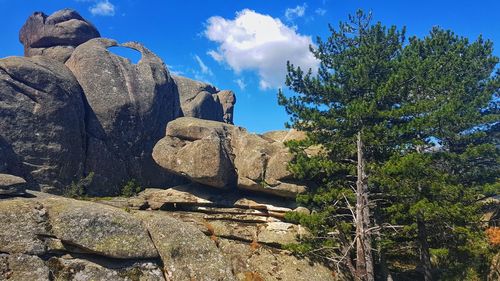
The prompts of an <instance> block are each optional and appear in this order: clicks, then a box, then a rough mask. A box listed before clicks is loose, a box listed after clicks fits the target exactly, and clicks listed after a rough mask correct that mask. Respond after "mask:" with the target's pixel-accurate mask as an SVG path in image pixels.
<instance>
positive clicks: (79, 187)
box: [64, 172, 94, 198]
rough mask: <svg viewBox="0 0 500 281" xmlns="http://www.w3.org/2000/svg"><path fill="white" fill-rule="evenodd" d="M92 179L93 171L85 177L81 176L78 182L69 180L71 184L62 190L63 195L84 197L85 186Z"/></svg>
mask: <svg viewBox="0 0 500 281" xmlns="http://www.w3.org/2000/svg"><path fill="white" fill-rule="evenodd" d="M93 180H94V172H90V173H89V174H88V175H87V176H86V177H85V178H81V179H80V180H79V181H78V182H76V183H75V182H74V181H73V182H71V185H70V186H68V187H67V188H66V189H65V190H64V196H65V197H70V198H81V197H85V194H86V191H87V188H88V187H89V186H90V184H92V181H93Z"/></svg>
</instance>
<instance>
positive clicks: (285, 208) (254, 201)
mask: <svg viewBox="0 0 500 281" xmlns="http://www.w3.org/2000/svg"><path fill="white" fill-rule="evenodd" d="M129 203H130V204H131V205H129V206H131V207H133V206H136V207H140V206H143V207H147V208H151V209H152V210H160V209H187V210H192V209H196V210H198V211H200V212H206V213H211V212H212V211H213V212H215V213H218V212H220V211H221V209H222V208H223V209H222V210H226V211H227V212H225V213H228V214H231V213H232V212H231V211H230V210H232V209H235V208H237V209H238V210H234V214H246V215H255V216H266V217H268V216H271V217H272V216H277V217H283V215H284V214H285V213H286V212H290V211H292V210H293V209H294V208H296V207H297V206H296V203H295V201H293V200H284V199H282V198H279V197H276V198H268V197H266V196H263V195H255V194H241V193H240V192H238V191H235V192H229V193H228V192H223V191H218V190H214V189H211V188H209V187H207V186H203V185H199V184H186V185H180V186H175V187H172V188H169V189H166V190H162V189H146V190H144V191H143V192H141V193H140V194H139V195H138V196H137V197H136V198H132V199H130V200H129ZM228 210H229V211H228Z"/></svg>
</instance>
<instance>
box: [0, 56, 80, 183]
mask: <svg viewBox="0 0 500 281" xmlns="http://www.w3.org/2000/svg"><path fill="white" fill-rule="evenodd" d="M84 116H85V112H84V105H83V101H82V89H81V87H80V85H79V84H78V81H77V80H76V79H75V77H74V76H73V74H72V73H71V72H70V71H69V70H68V68H67V67H65V66H64V65H63V64H61V63H58V62H56V61H53V60H49V59H46V58H43V57H33V58H21V57H9V58H5V59H0V146H2V147H3V148H0V150H1V151H2V152H3V151H5V152H6V153H5V154H4V153H2V154H0V163H5V164H1V166H4V168H3V169H4V172H15V174H16V175H19V176H22V177H23V178H25V179H26V180H27V181H29V182H32V181H35V182H37V183H39V184H41V185H42V187H43V186H53V187H56V188H58V189H63V188H64V187H65V186H66V185H67V184H69V183H71V181H73V180H75V179H79V178H81V177H82V174H83V164H82V163H84V162H85V161H84V160H85V139H84V135H85V124H84V119H85V118H84Z"/></svg>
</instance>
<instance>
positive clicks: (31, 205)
mask: <svg viewBox="0 0 500 281" xmlns="http://www.w3.org/2000/svg"><path fill="white" fill-rule="evenodd" d="M205 191H206V189H203V188H202V189H199V187H198V186H192V185H191V186H181V187H177V188H173V189H171V190H146V191H144V192H143V193H142V194H140V195H139V196H138V197H136V198H131V199H129V200H125V201H123V200H121V201H120V200H118V201H113V200H111V201H109V200H103V201H100V202H99V203H96V202H88V201H78V200H73V199H66V198H62V197H58V196H54V195H48V194H44V193H38V192H30V196H31V198H12V199H9V200H5V199H4V200H0V221H2V224H0V253H1V254H0V280H40V281H48V280H75V281H76V280H120V281H121V280H123V281H125V280H151V281H153V280H155V281H156V280H176V281H178V280H179V281H184V280H186V281H190V280H200V281H204V280H207V281H209V280H224V281H226V280H229V281H230V280H311V278H312V280H318V281H323V280H333V275H332V272H331V271H330V270H329V269H328V268H326V267H324V266H322V265H320V264H317V263H313V262H312V261H310V260H308V259H299V258H297V257H295V256H293V255H291V254H290V253H288V252H287V251H284V250H282V249H281V246H282V245H285V244H288V243H296V241H297V240H296V237H297V235H307V233H306V232H305V231H304V230H301V229H300V226H297V225H293V224H289V223H285V222H282V221H281V220H280V219H278V218H277V217H278V216H277V215H276V214H278V213H281V214H283V213H284V212H285V211H286V210H290V209H288V208H283V207H276V206H273V205H271V204H270V203H271V202H267V203H269V204H257V203H255V201H253V200H257V198H256V197H249V198H240V202H239V203H235V204H233V206H232V207H231V208H229V205H227V203H228V202H229V201H228V199H229V198H227V197H225V196H220V195H214V194H212V195H208V197H207V194H206V193H204V192H205ZM165 192H170V194H175V193H177V195H176V196H177V197H176V199H174V200H173V201H175V202H177V203H176V204H175V205H176V206H175V207H174V205H170V204H171V203H172V202H173V201H172V200H170V198H172V199H173V197H175V196H169V195H167V194H165ZM186 192H191V193H193V194H195V195H192V196H193V198H198V200H208V201H211V202H212V203H213V204H214V205H213V206H218V207H210V205H209V204H205V205H203V204H199V203H196V202H194V201H193V200H192V199H193V198H191V199H189V198H187V197H186V198H184V199H182V196H181V194H183V193H184V194H186ZM204 194H205V195H204ZM234 196H236V194H234ZM203 198H204V199H203ZM224 198H225V199H224ZM117 199H118V198H117ZM218 200H225V202H226V203H223V204H222V205H221V204H220V203H221V202H222V201H218ZM150 202H151V203H152V202H156V203H152V205H154V204H156V207H155V208H154V209H152V208H151V207H149V204H150ZM161 202H163V204H161ZM252 202H253V203H252ZM212 203H210V204H212ZM224 204H226V205H224ZM139 205H140V206H141V207H138V206H139ZM201 206H205V207H204V208H205V209H203V208H201ZM222 206H227V208H226V207H222ZM235 206H239V207H235ZM172 207H173V209H172ZM188 207H193V209H192V210H191V211H189V210H188ZM195 207H200V208H199V209H195ZM139 209H143V210H139ZM146 209H147V210H146ZM270 210H275V211H276V214H275V215H272V213H271V211H270ZM28 265H29V266H28Z"/></svg>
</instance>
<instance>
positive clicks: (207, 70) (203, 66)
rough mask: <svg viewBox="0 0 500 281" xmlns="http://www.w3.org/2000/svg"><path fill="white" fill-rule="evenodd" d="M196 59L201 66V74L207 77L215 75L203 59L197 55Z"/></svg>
mask: <svg viewBox="0 0 500 281" xmlns="http://www.w3.org/2000/svg"><path fill="white" fill-rule="evenodd" d="M194 59H195V60H196V62H198V65H199V66H200V70H201V73H203V74H206V75H210V76H212V75H214V74H213V73H212V70H210V68H208V66H207V65H206V64H205V63H204V62H203V61H202V60H201V58H200V57H199V56H198V55H195V56H194Z"/></svg>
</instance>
